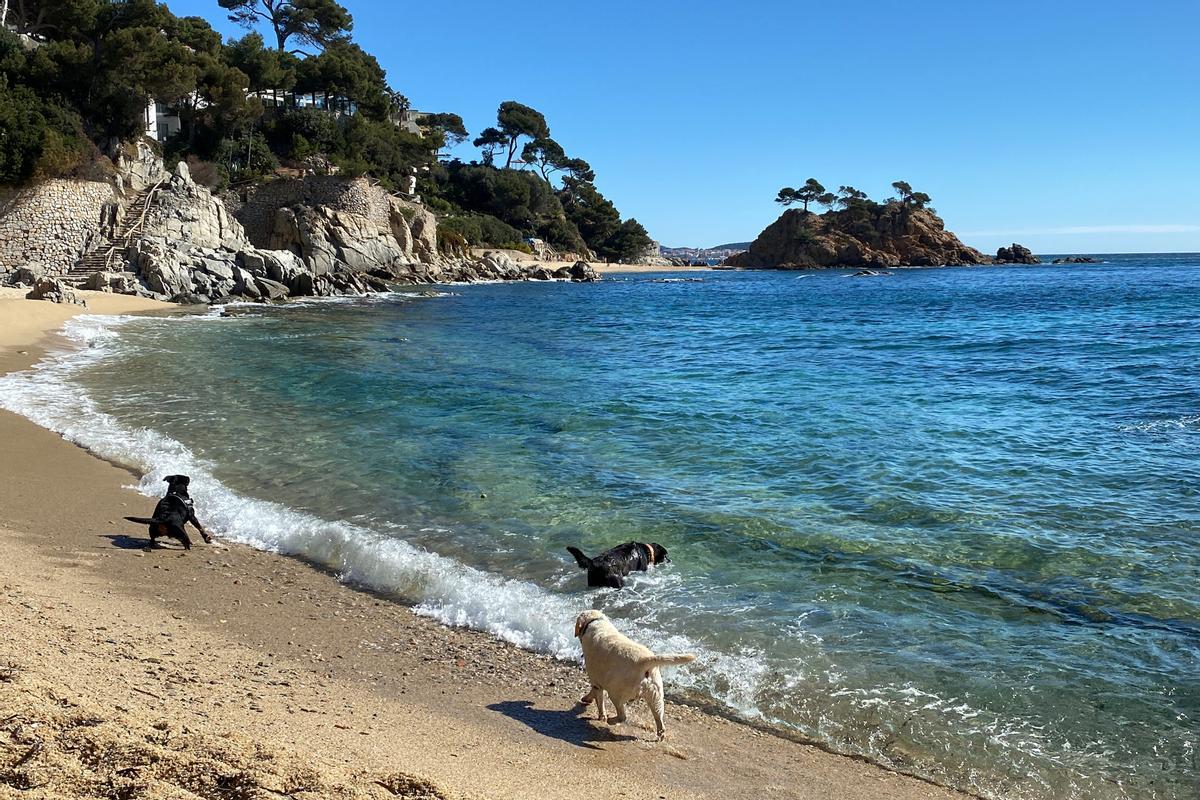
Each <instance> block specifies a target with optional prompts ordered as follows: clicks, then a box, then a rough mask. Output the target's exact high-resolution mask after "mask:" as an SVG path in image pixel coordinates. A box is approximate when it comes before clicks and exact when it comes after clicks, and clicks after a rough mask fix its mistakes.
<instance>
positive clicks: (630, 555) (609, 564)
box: [567, 542, 671, 589]
mask: <svg viewBox="0 0 1200 800" xmlns="http://www.w3.org/2000/svg"><path fill="white" fill-rule="evenodd" d="M567 552H568V553H570V554H571V555H573V556H575V561H576V562H578V564H579V568H580V569H586V570H587V574H588V586H610V587H612V588H613V589H620V588H621V587H622V586H624V585H625V576H626V575H628V574H629V573H630V572H633V571H634V570H638V571H639V572H645V571H646V570H647V569H649V568H650V566H651V565H652V564H665V563H667V562H668V561H670V560H671V559H669V558H667V548H665V547H663V546H662V545H661V544H659V543H657V542H651V543H650V544H642V543H641V542H626V543H625V544H620V545H617V546H616V547H614V548H613V549H611V550H605V551H604V552H603V553H601V554H600V555H598V556H596V557H595V558H588V557H587V556H585V555H584V554H583V551H582V550H580V549H579V548H578V547H568V548H567Z"/></svg>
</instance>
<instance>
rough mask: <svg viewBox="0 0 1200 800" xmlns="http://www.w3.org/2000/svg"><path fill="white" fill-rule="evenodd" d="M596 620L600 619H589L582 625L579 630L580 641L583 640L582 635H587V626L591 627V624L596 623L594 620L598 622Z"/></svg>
mask: <svg viewBox="0 0 1200 800" xmlns="http://www.w3.org/2000/svg"><path fill="white" fill-rule="evenodd" d="M598 619H600V617H592V618H591V619H589V620H588V621H587V622H585V623H583V627H582V628H580V629H579V638H580V639H582V638H583V635H584V634H585V633H587V629H588V627H589V626H590V625H591V624H592V623H593V622H595V621H596V620H598Z"/></svg>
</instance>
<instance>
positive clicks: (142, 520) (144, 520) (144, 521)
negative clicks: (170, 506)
mask: <svg viewBox="0 0 1200 800" xmlns="http://www.w3.org/2000/svg"><path fill="white" fill-rule="evenodd" d="M125 519H127V520H129V521H130V522H140V523H141V524H143V525H153V524H154V523H156V522H158V520H156V519H153V518H151V517H126V518H125Z"/></svg>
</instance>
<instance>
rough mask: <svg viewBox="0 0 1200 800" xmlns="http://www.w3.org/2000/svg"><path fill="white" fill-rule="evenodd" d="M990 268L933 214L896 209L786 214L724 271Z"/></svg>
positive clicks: (888, 206) (792, 211)
mask: <svg viewBox="0 0 1200 800" xmlns="http://www.w3.org/2000/svg"><path fill="white" fill-rule="evenodd" d="M990 263H992V259H990V258H989V257H988V256H985V255H984V254H983V253H981V252H979V251H978V250H976V249H975V248H973V247H968V246H967V245H965V244H963V243H962V242H960V241H959V240H958V237H957V236H955V235H954V234H953V233H951V232H950V231H948V230H946V227H945V224H944V223H943V222H942V219H941V217H939V216H937V215H936V214H935V213H933V211H931V210H928V209H904V208H902V207H900V206H899V205H898V204H895V203H888V204H885V205H879V206H876V207H875V208H872V209H847V210H845V211H830V212H828V213H826V214H813V213H810V212H807V211H802V210H800V209H789V210H787V211H785V212H783V215H782V216H781V217H780V218H779V219H777V220H775V222H773V223H771V224H770V225H768V226H767V228H766V229H765V230H764V231H763V232H762V233H760V234H759V235H758V238H757V239H755V240H754V241H753V242H751V244H750V247H749V249H748V250H746V252H744V253H738V254H736V255H732V256H730V257H729V258H728V259H726V260H725V264H726V265H728V266H733V267H744V268H749V269H819V268H826V267H850V268H884V267H899V266H914V267H938V266H946V265H951V264H990Z"/></svg>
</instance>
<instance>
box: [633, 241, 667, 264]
mask: <svg viewBox="0 0 1200 800" xmlns="http://www.w3.org/2000/svg"><path fill="white" fill-rule="evenodd" d="M676 262H677V259H673V258H667V257H666V256H664V255H663V254H662V245H661V244H659V243H658V242H655V241H651V242H650V244H649V245H647V246H646V249H645V250H643V251H642V252H640V253H638V254H637V255H636V256H634V257H633V258H632V259H630V261H629V263H631V264H646V265H648V266H651V267H672V266H677V264H676Z"/></svg>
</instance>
